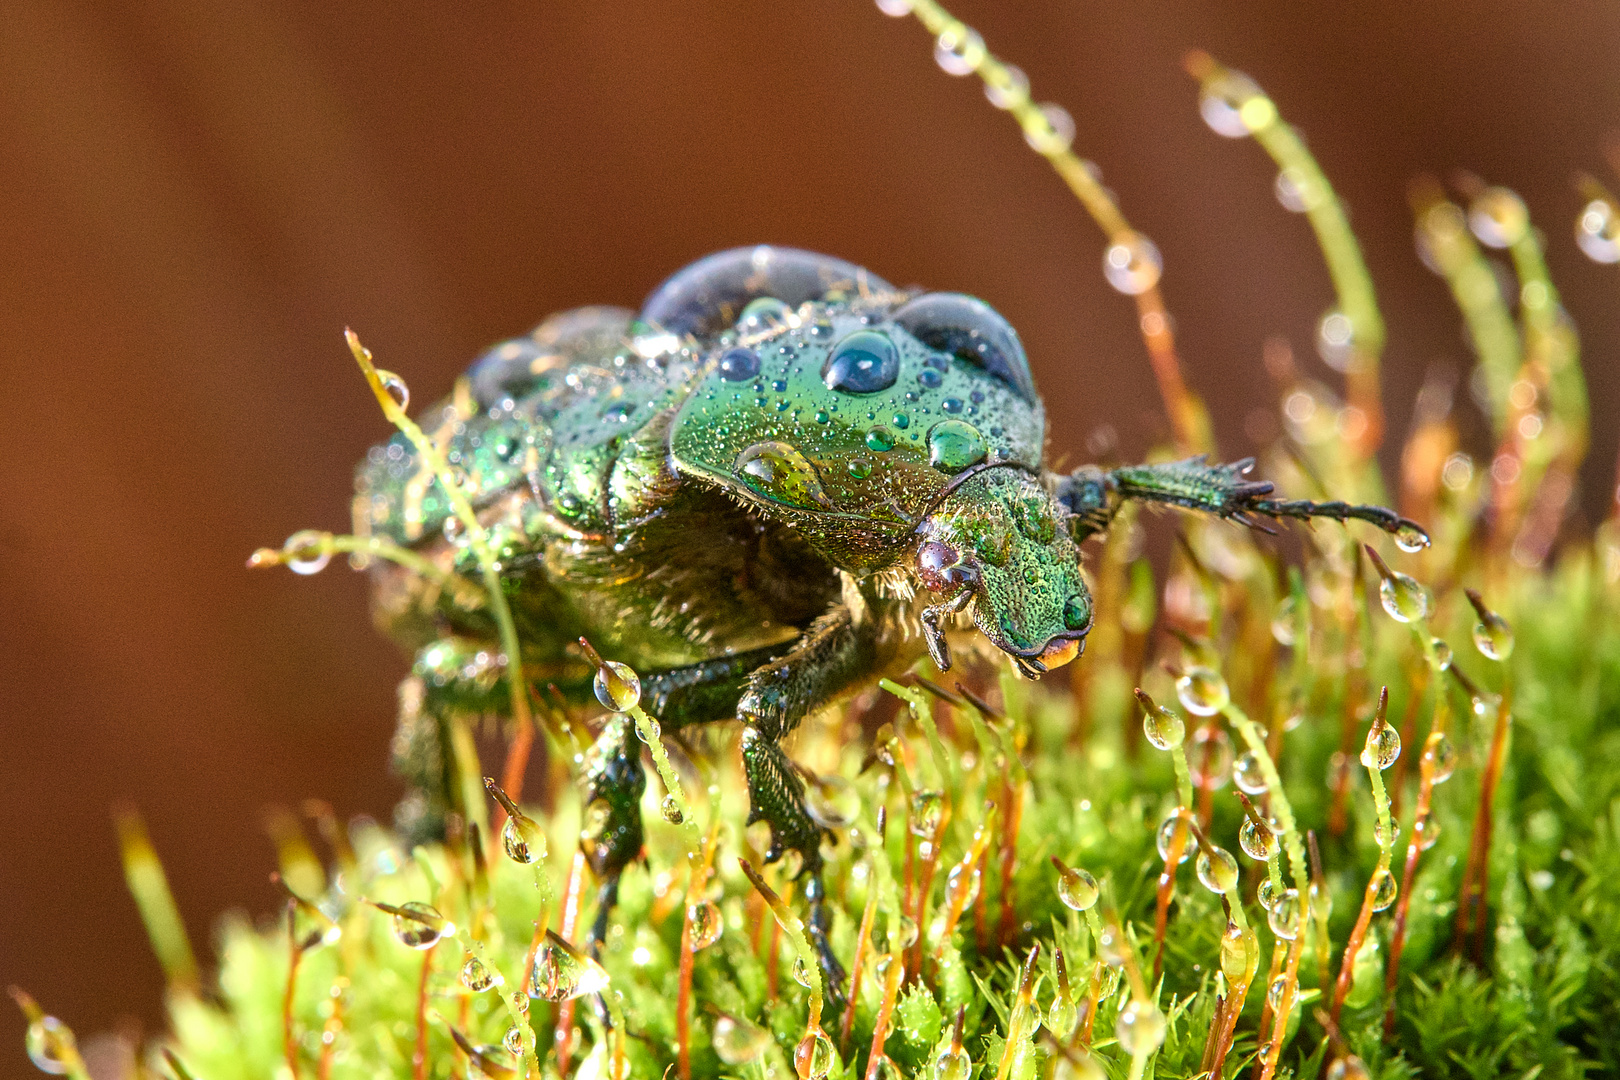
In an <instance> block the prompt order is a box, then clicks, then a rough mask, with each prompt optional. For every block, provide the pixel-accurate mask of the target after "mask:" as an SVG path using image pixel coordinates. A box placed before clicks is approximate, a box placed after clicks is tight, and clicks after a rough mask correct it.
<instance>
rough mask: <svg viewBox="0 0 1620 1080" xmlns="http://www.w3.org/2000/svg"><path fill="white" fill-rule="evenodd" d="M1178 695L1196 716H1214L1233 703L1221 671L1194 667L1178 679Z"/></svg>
mask: <svg viewBox="0 0 1620 1080" xmlns="http://www.w3.org/2000/svg"><path fill="white" fill-rule="evenodd" d="M1176 697H1178V698H1180V699H1181V704H1182V707H1183V708H1185V709H1186V710H1187V711H1188V712H1190V713H1192V714H1193V715H1194V716H1214V715H1215V714H1216V713H1218V712H1220V711H1221V710H1222V709H1224V708H1226V706H1227V705H1229V704H1230V703H1231V701H1232V692H1231V691H1230V690H1229V689H1227V686H1226V680H1225V679H1223V678H1222V677H1221V675H1220V673H1219V672H1216V671H1211V670H1210V669H1209V668H1207V667H1192V668H1188V669H1187V670H1186V671H1184V672H1182V673H1181V677H1180V678H1178V679H1177V680H1176ZM1195 737H1196V736H1195Z"/></svg>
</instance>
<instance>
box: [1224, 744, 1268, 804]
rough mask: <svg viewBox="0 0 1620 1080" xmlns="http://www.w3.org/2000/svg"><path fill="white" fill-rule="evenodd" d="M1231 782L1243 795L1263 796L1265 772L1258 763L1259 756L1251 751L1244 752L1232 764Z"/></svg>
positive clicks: (1264, 791)
mask: <svg viewBox="0 0 1620 1080" xmlns="http://www.w3.org/2000/svg"><path fill="white" fill-rule="evenodd" d="M1232 782H1233V783H1235V784H1236V785H1237V788H1238V790H1239V791H1241V792H1243V794H1245V795H1264V794H1265V793H1266V771H1265V769H1264V767H1263V766H1262V764H1261V762H1260V755H1259V754H1257V753H1255V752H1254V751H1253V750H1245V751H1244V752H1243V754H1242V755H1241V756H1240V757H1239V758H1238V759H1237V761H1235V762H1234V763H1233V764H1232Z"/></svg>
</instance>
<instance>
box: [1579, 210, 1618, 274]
mask: <svg viewBox="0 0 1620 1080" xmlns="http://www.w3.org/2000/svg"><path fill="white" fill-rule="evenodd" d="M1575 243H1576V244H1578V245H1579V246H1580V249H1581V250H1582V251H1584V252H1585V253H1586V257H1587V258H1588V259H1591V260H1592V261H1593V262H1598V263H1614V262H1620V209H1617V208H1616V207H1615V205H1614V204H1613V203H1612V202H1610V201H1609V200H1608V199H1593V200H1592V201H1591V202H1589V203H1587V204H1586V208H1585V209H1583V210H1582V211H1581V216H1580V217H1578V218H1576V219H1575Z"/></svg>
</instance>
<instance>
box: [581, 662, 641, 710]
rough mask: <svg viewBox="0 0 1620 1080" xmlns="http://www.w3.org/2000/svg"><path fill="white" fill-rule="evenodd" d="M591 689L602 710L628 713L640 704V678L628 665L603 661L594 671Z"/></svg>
mask: <svg viewBox="0 0 1620 1080" xmlns="http://www.w3.org/2000/svg"><path fill="white" fill-rule="evenodd" d="M592 689H594V690H595V691H596V700H597V701H599V702H601V703H602V707H603V708H604V709H612V710H613V711H614V712H629V711H630V710H631V709H633V708H635V707H636V706H637V705H639V704H641V677H640V676H639V675H637V674H636V672H635V669H634V668H632V667H631V666H630V665H629V664H620V663H616V662H614V661H612V660H608V661H605V662H604V663H603V664H602V666H601V667H599V668H597V669H596V681H595V682H594V683H593V684H592Z"/></svg>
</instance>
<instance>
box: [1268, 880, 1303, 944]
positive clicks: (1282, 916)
mask: <svg viewBox="0 0 1620 1080" xmlns="http://www.w3.org/2000/svg"><path fill="white" fill-rule="evenodd" d="M1266 925H1268V926H1270V927H1271V932H1272V933H1273V934H1276V935H1277V936H1278V937H1280V938H1282V939H1283V940H1284V941H1293V940H1294V939H1295V938H1296V937H1298V936H1299V890H1298V889H1284V890H1283V894H1282V895H1281V896H1279V897H1277V898H1276V900H1275V901H1273V903H1272V905H1271V910H1270V911H1268V912H1266Z"/></svg>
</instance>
